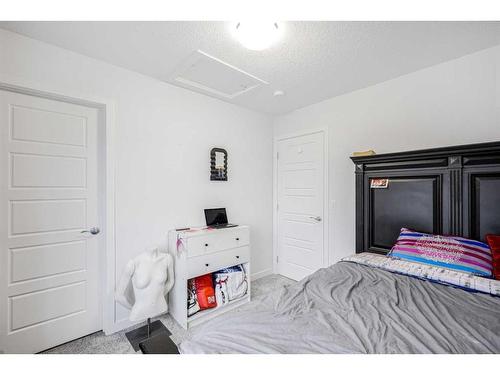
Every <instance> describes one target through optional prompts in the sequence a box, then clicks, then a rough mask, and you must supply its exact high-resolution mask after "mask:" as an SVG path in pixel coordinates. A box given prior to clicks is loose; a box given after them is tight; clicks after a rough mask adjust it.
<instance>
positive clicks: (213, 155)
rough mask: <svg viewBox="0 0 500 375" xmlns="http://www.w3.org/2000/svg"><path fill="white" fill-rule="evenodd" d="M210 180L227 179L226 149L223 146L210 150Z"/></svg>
mask: <svg viewBox="0 0 500 375" xmlns="http://www.w3.org/2000/svg"><path fill="white" fill-rule="evenodd" d="M210 180H211V181H227V151H226V150H224V149H223V148H213V149H212V151H210Z"/></svg>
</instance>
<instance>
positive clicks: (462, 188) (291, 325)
mask: <svg viewBox="0 0 500 375" xmlns="http://www.w3.org/2000/svg"><path fill="white" fill-rule="evenodd" d="M352 159H353V161H354V163H355V171H356V253H357V254H356V255H353V256H350V257H347V258H345V259H344V260H343V261H341V262H339V263H337V264H334V265H333V266H331V267H328V268H324V269H320V270H318V271H316V272H315V273H313V274H312V275H310V276H309V277H307V278H305V279H303V280H301V281H300V282H298V283H296V284H293V285H290V286H287V287H284V288H280V289H278V290H276V291H274V292H273V293H271V294H270V295H268V296H265V297H262V298H260V299H257V300H254V301H253V302H252V303H251V304H249V305H247V306H245V307H244V308H242V309H240V310H238V311H236V312H233V313H230V314H224V315H221V316H219V317H217V318H215V319H213V320H211V321H209V322H207V323H206V324H204V325H201V326H199V327H196V328H194V329H193V330H192V331H191V332H189V334H188V336H187V338H186V339H185V340H184V341H183V342H181V343H180V345H179V349H180V352H181V353H500V297H499V296H500V281H496V280H491V279H486V278H480V277H476V276H475V277H474V278H473V279H467V277H464V276H462V275H463V274H462V273H460V272H456V273H453V272H451V273H445V272H443V271H442V270H440V269H438V268H437V267H432V266H428V267H431V268H426V267H424V266H415V265H412V263H411V262H406V261H403V260H393V259H388V258H387V256H386V254H387V252H388V251H389V250H390V248H391V246H392V244H394V242H395V240H396V239H397V237H398V233H399V230H400V229H401V228H402V227H412V228H413V229H415V230H420V231H424V232H428V233H439V234H447V235H456V236H462V235H463V236H466V237H468V238H473V239H476V240H483V241H484V237H485V235H486V234H487V233H497V234H500V210H499V209H498V207H500V142H496V143H487V144H476V145H468V146H458V147H447V148H440V149H432V150H419V151H414V152H403V153H395V154H385V155H375V156H368V157H357V158H352ZM380 179H386V180H388V184H384V183H381V184H380V183H376V184H373V183H372V180H380ZM378 182H379V181H378ZM384 185H387V186H386V187H385V188H380V186H384ZM443 275H444V276H443Z"/></svg>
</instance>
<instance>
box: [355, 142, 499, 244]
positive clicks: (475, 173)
mask: <svg viewBox="0 0 500 375" xmlns="http://www.w3.org/2000/svg"><path fill="white" fill-rule="evenodd" d="M351 159H352V161H353V162H354V164H355V171H356V252H357V253H360V252H363V251H370V252H376V253H382V254H385V253H387V252H388V251H389V250H390V249H391V247H392V245H393V244H394V242H395V241H396V239H397V237H398V234H399V231H400V229H401V228H402V227H406V228H410V229H413V230H417V231H422V232H427V233H435V234H449V235H458V236H464V237H468V238H473V239H477V240H481V241H484V237H485V235H486V234H488V233H496V234H500V142H491V143H480V144H472V145H464V146H455V147H444V148H435V149H428V150H418V151H408V152H398V153H391V154H380V155H372V156H360V157H352V158H351ZM373 179H378V182H381V181H380V179H388V181H389V182H388V186H387V188H378V189H377V188H372V187H371V181H372V180H373Z"/></svg>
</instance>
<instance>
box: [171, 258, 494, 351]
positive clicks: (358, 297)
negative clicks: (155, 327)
mask: <svg viewBox="0 0 500 375" xmlns="http://www.w3.org/2000/svg"><path fill="white" fill-rule="evenodd" d="M179 348H180V351H181V352H182V353H500V298H497V297H492V296H490V295H486V294H480V293H471V292H468V291H465V290H462V289H457V288H453V287H450V286H444V285H440V284H435V283H432V282H429V281H423V280H419V279H415V278H412V277H409V276H404V275H398V274H394V273H390V272H387V271H383V270H380V269H377V268H371V267H367V266H363V265H359V264H354V263H346V262H340V263H337V264H335V265H333V266H331V267H329V268H325V269H321V270H319V271H317V272H315V273H314V274H312V275H311V276H309V277H307V278H305V279H304V280H302V281H300V282H298V283H296V284H293V285H291V286H288V287H284V288H280V289H278V290H276V291H275V292H273V293H272V294H270V295H268V296H265V297H262V298H260V299H257V300H255V301H253V302H252V303H250V304H248V305H246V306H245V307H244V308H242V309H240V310H239V311H235V312H230V313H227V314H223V315H221V316H219V317H217V318H215V319H213V320H211V321H209V322H207V323H205V324H203V325H201V326H199V327H195V328H193V329H192V332H191V333H190V334H189V336H188V338H187V339H186V340H184V341H183V342H182V343H181V344H180V345H179Z"/></svg>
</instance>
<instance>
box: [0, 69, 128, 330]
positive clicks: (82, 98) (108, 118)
mask: <svg viewBox="0 0 500 375" xmlns="http://www.w3.org/2000/svg"><path fill="white" fill-rule="evenodd" d="M0 90H4V91H11V92H15V93H20V94H25V95H31V96H37V97H41V98H45V99H52V100H58V101H63V102H67V103H72V104H77V105H82V106H86V107H91V108H96V109H97V110H98V111H99V121H98V148H99V150H100V151H98V153H99V152H101V154H100V155H98V163H102V162H103V161H104V162H105V168H104V171H102V170H101V173H100V175H99V176H98V181H99V179H100V180H101V181H99V182H98V183H99V189H98V203H99V216H100V219H101V223H102V224H103V226H104V228H102V229H103V230H102V232H101V233H102V237H101V238H100V240H99V243H98V246H99V251H100V255H101V268H100V270H99V273H100V278H101V280H100V287H101V308H102V330H103V331H104V333H105V334H106V335H109V334H112V333H114V332H116V331H119V330H120V329H121V328H122V327H120V325H119V324H117V322H116V321H115V315H116V314H115V297H114V291H115V280H116V245H115V151H114V150H115V148H114V140H115V118H114V108H115V104H114V101H113V100H110V99H102V98H96V97H91V96H88V95H86V94H82V93H74V92H71V93H68V92H67V90H66V89H61V88H58V87H54V86H53V84H47V83H43V84H42V83H40V82H33V81H27V80H23V79H19V78H13V77H7V76H4V75H0ZM103 136H104V138H105V140H104V142H103V140H102V137H103ZM103 148H104V150H103ZM102 177H104V179H105V181H102ZM103 201H104V202H103Z"/></svg>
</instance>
